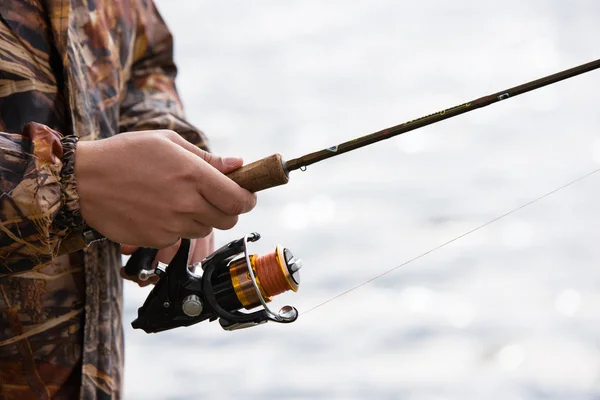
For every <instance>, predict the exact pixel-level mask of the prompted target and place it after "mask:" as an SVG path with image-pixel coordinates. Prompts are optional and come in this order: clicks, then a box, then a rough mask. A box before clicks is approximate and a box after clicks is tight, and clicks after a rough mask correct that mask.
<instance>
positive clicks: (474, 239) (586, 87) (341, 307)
mask: <svg viewBox="0 0 600 400" xmlns="http://www.w3.org/2000/svg"><path fill="white" fill-rule="evenodd" d="M157 4H158V6H159V9H160V10H161V12H162V14H163V16H164V18H165V19H166V21H167V22H168V23H169V24H170V26H171V28H172V31H173V33H174V36H175V44H176V61H177V63H178V65H179V68H180V74H179V77H178V85H179V88H180V92H181V95H182V98H183V100H184V103H185V106H186V110H187V114H188V118H189V119H190V120H191V121H192V122H193V123H194V124H196V125H197V126H199V127H201V128H202V129H203V130H205V131H206V132H207V134H208V135H209V136H210V137H211V140H212V148H213V150H214V151H215V152H218V153H220V154H223V155H230V154H231V155H242V156H243V157H244V158H245V159H246V160H247V161H253V160H256V159H258V158H262V157H264V156H267V155H270V154H272V153H281V154H282V155H283V156H284V157H285V158H292V157H296V156H299V155H302V154H304V153H306V152H310V151H314V150H317V149H320V148H323V147H328V146H330V145H333V144H336V143H339V142H341V141H344V140H347V139H350V138H353V137H356V136H359V135H363V134H366V133H369V132H373V131H377V130H380V129H383V128H386V127H389V126H392V125H396V124H399V123H401V122H403V121H406V120H410V119H414V118H416V117H419V116H421V115H425V114H429V113H431V112H434V111H436V110H439V109H443V108H447V107H450V106H452V105H455V104H459V103H463V102H465V101H468V100H472V99H474V98H477V97H480V96H483V95H487V94H490V93H494V92H497V91H500V90H502V89H505V88H509V87H512V86H515V85H518V84H520V83H523V82H526V81H529V80H533V79H536V78H538V77H541V76H544V75H548V74H551V73H554V72H558V71H560V70H563V69H566V68H570V67H573V66H575V65H578V64H582V63H584V62H588V61H592V60H594V59H596V58H599V57H598V56H599V55H600V50H599V49H600V47H599V46H600V45H599V43H600V25H599V24H598V20H599V17H600V3H598V2H597V1H594V0H574V1H568V2H567V1H559V0H550V1H542V0H528V1H521V0H503V1H492V0H478V1H475V0H473V1H467V0H457V1H444V0H425V1H419V2H415V1H391V0H390V1H384V0H373V1H369V2H367V1H363V2H358V1H341V0H339V1H333V0H332V1H327V2H325V1H313V0H305V1H301V2H300V1H294V2H291V1H289V2H282V1H273V0H268V1H262V2H249V1H242V0H237V1H228V2H208V1H199V0H177V1H173V0H159V1H158V2H157ZM599 107H600V71H597V72H592V73H589V74H586V75H582V76H579V77H576V78H573V79H570V80H567V81H564V82H561V83H558V84H556V85H553V86H551V87H547V88H544V89H541V90H538V91H536V92H534V93H529V94H525V95H522V96H519V97H517V98H514V99H510V100H508V101H505V102H502V103H498V104H495V105H493V106H490V107H488V108H485V109H481V110H478V111H474V112H472V113H469V114H465V115H462V116H459V117H456V118H454V119H452V120H448V121H445V122H442V123H439V124H436V125H435V126H430V127H427V128H423V129H420V130H418V131H416V132H411V133H408V134H406V135H402V136H400V137H398V138H394V139H390V140H387V141H385V142H382V143H379V144H377V145H373V146H370V147H369V148H365V149H363V150H360V151H356V152H353V153H349V154H346V155H343V156H340V157H339V158H336V159H331V160H328V161H325V162H323V163H321V164H317V165H314V166H310V167H309V168H308V170H307V171H306V172H295V173H292V175H291V181H290V183H289V184H288V185H287V186H284V187H280V188H277V189H273V190H270V191H267V192H264V193H260V195H259V203H258V205H257V207H256V209H255V210H254V211H253V212H252V213H250V214H248V215H245V216H243V217H242V218H241V220H240V223H239V225H238V226H237V227H235V228H234V229H233V230H231V231H227V232H218V234H217V241H218V244H222V243H225V242H227V241H229V240H233V239H237V238H238V237H240V236H242V235H243V234H245V233H247V232H250V231H258V232H260V233H261V234H262V237H263V238H262V239H261V241H259V242H258V243H256V244H255V245H254V247H253V249H254V250H255V252H257V253H265V252H267V251H271V250H272V249H274V247H275V245H276V244H278V243H280V244H282V245H284V246H286V247H289V248H290V249H291V250H292V251H294V252H295V253H296V254H297V255H299V256H301V257H302V258H303V259H304V265H305V267H304V269H303V270H302V285H301V288H300V290H299V292H298V293H296V294H286V295H284V296H281V297H280V298H278V299H276V301H275V303H276V304H277V305H283V304H288V303H289V304H294V305H296V306H297V307H298V309H299V310H300V311H301V312H302V311H307V310H309V309H311V308H313V307H314V306H316V305H318V304H320V303H322V302H324V301H326V300H328V299H330V298H332V297H334V296H336V295H338V294H340V293H342V292H344V291H346V290H348V289H350V288H353V287H355V286H357V285H360V284H362V283H363V282H365V281H367V280H369V279H371V278H373V277H375V276H378V275H380V274H382V273H384V272H386V271H389V270H390V269H392V268H394V267H396V266H398V265H400V264H402V263H404V262H406V261H408V260H410V259H412V258H414V257H416V256H418V255H420V254H422V253H424V252H426V251H428V250H430V249H432V248H435V247H436V246H439V245H440V244H442V243H444V242H446V241H448V240H451V239H452V238H454V237H457V236H459V235H461V234H463V233H465V232H468V231H470V230H471V229H473V228H476V227H477V226H479V225H482V224H484V223H485V222H487V221H490V220H492V219H494V218H495V217H498V216H500V215H502V214H504V213H506V212H508V211H510V210H512V209H514V208H516V207H518V206H520V205H522V204H524V203H527V202H529V201H531V200H533V199H535V198H537V197H539V196H541V195H542V194H544V193H547V192H549V191H551V190H553V189H556V188H558V187H560V186H562V185H564V184H566V183H568V182H570V181H572V180H574V179H576V178H578V177H580V176H582V175H584V174H586V173H589V172H591V171H593V170H594V169H596V168H599V167H600V136H599V134H598V132H599V130H600V112H599V111H598V110H599V109H600V108H599ZM599 204H600V173H598V174H597V175H593V176H591V177H589V178H587V179H585V180H582V181H581V182H578V183H576V184H573V185H571V186H569V187H567V188H565V189H563V190H561V191H559V192H557V193H554V194H552V195H550V196H548V197H546V198H543V199H542V200H540V201H538V202H536V203H534V204H532V205H530V206H528V207H526V208H523V209H521V210H519V211H517V212H515V213H513V214H511V215H509V216H507V217H506V218H503V219H501V220H499V221H497V222H494V223H493V224H491V225H489V226H486V227H484V228H482V229H480V230H478V231H476V232H473V233H472V234H470V235H468V236H465V237H463V238H461V239H459V240H457V241H455V242H453V243H451V244H449V245H447V246H445V247H443V248H441V249H439V250H436V251H434V252H433V253H431V254H428V255H426V256H425V257H422V258H419V259H418V260H416V261H414V262H412V263H410V264H407V265H405V266H402V267H401V268H399V269H397V270H394V271H393V272H390V273H389V274H386V275H384V276H382V277H380V278H379V279H376V280H374V281H371V282H370V283H368V284H366V285H363V286H361V287H359V288H358V289H356V290H354V291H352V292H350V293H348V294H346V295H344V296H342V297H339V298H337V299H335V300H334V301H332V302H329V303H327V304H325V305H323V306H321V307H318V308H316V309H314V310H312V311H310V312H308V313H306V314H304V315H301V317H300V318H299V320H298V321H297V322H296V323H294V324H291V325H281V326H280V325H276V324H267V325H263V326H260V327H257V328H253V329H249V330H246V331H237V332H224V331H222V330H221V329H220V327H219V325H218V324H216V323H202V324H198V325H196V326H193V327H189V328H180V329H176V330H173V331H169V332H165V333H161V334H156V335H147V334H145V333H144V332H142V331H137V330H133V329H132V328H131V327H130V322H131V320H133V319H134V317H135V313H136V310H137V308H138V307H139V306H140V305H141V304H142V302H143V300H144V298H145V296H146V294H147V292H148V290H147V289H139V288H137V287H136V286H134V285H133V284H129V285H127V288H126V291H125V316H124V318H125V324H126V332H125V335H126V382H125V384H126V398H128V399H173V400H174V399H408V400H451V399H460V400H467V399H491V400H493V399H502V400H526V399H570V400H571V399H572V400H579V399H586V400H587V399H598V398H600V379H599V378H600V290H599V288H600V266H599V265H598V264H599V262H598V260H599V259H600V245H599V243H600V205H599Z"/></svg>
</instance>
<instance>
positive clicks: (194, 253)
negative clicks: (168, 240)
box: [121, 233, 215, 287]
mask: <svg viewBox="0 0 600 400" xmlns="http://www.w3.org/2000/svg"><path fill="white" fill-rule="evenodd" d="M180 243H181V241H180V240H178V241H177V243H175V244H174V245H171V246H169V247H167V248H164V249H161V250H159V251H158V253H157V254H156V257H155V258H154V262H153V263H152V268H156V265H157V264H158V262H159V261H160V262H162V263H165V264H168V263H170V262H171V260H172V259H173V257H175V254H177V250H179V245H180ZM214 246H215V245H214V235H213V234H212V233H211V234H209V235H208V236H206V237H204V238H202V239H192V240H191V241H190V259H189V261H188V262H189V263H190V264H193V263H195V262H200V261H202V260H204V259H205V258H206V257H207V256H209V255H210V254H211V253H212V252H213V251H214ZM137 249H139V247H138V246H130V245H121V254H125V255H131V254H133V253H134V252H135V251H137ZM121 277H122V278H123V279H127V280H130V281H133V282H136V283H137V284H138V285H139V286H140V287H145V286H148V285H151V284H152V285H153V284H155V283H156V282H158V276H153V277H151V278H150V279H148V280H146V281H141V280H139V279H138V277H137V276H129V275H127V274H126V273H125V268H121Z"/></svg>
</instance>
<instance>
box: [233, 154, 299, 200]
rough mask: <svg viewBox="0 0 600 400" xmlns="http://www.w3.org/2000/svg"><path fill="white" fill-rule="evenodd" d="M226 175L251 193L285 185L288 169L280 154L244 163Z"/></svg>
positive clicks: (287, 178) (287, 179)
mask: <svg viewBox="0 0 600 400" xmlns="http://www.w3.org/2000/svg"><path fill="white" fill-rule="evenodd" d="M227 177H229V178H230V179H231V180H232V181H234V182H235V183H237V184H238V185H240V186H241V187H243V188H244V189H246V190H248V191H250V192H252V193H255V192H259V191H261V190H265V189H269V188H272V187H275V186H280V185H285V184H286V183H288V181H289V177H288V171H287V168H286V166H285V162H284V161H283V159H282V158H281V155H280V154H273V155H271V156H268V157H265V158H263V159H261V160H258V161H254V162H253V163H250V164H247V165H244V166H243V167H240V168H238V169H236V170H235V171H233V172H230V173H229V174H227Z"/></svg>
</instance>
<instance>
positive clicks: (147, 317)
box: [125, 233, 302, 333]
mask: <svg viewBox="0 0 600 400" xmlns="http://www.w3.org/2000/svg"><path fill="white" fill-rule="evenodd" d="M259 239H260V235H259V234H258V233H252V234H250V235H246V236H244V237H243V238H241V239H238V240H234V241H232V242H230V243H228V244H226V245H225V246H223V247H221V248H220V249H218V250H216V251H215V252H214V253H212V254H211V255H209V256H208V257H206V258H205V259H204V260H203V261H202V262H201V263H197V264H194V265H191V266H190V265H189V264H188V259H189V250H190V241H189V239H182V240H181V245H180V247H179V250H178V252H177V254H176V255H175V257H174V258H173V260H172V261H171V262H170V263H169V264H168V265H165V264H162V263H159V265H158V266H157V267H156V269H155V270H154V271H153V273H152V271H150V272H149V271H148V269H147V268H144V265H142V264H147V265H149V266H150V268H151V263H152V260H153V259H154V256H155V254H156V250H154V251H152V249H140V250H138V252H140V251H145V253H138V254H135V257H133V256H132V258H130V260H129V261H128V263H127V265H126V266H125V272H126V273H127V274H128V275H133V274H134V273H137V274H138V276H140V277H141V278H142V279H144V278H146V279H147V277H148V276H149V275H153V274H156V275H158V276H159V280H158V282H157V283H156V285H155V286H154V288H153V289H152V291H151V292H150V294H149V295H148V297H147V298H146V301H145V302H144V304H143V305H142V306H141V307H140V308H139V309H138V317H137V318H136V319H135V320H134V321H133V322H132V324H131V325H132V326H133V328H134V329H142V330H144V331H145V332H146V333H156V332H162V331H165V330H169V329H173V328H177V327H181V326H190V325H194V324H197V323H198V322H201V321H205V320H209V321H215V320H217V319H218V320H219V323H220V325H221V327H222V328H223V329H225V330H235V329H240V328H247V327H251V326H256V325H259V324H262V323H265V322H267V321H269V320H271V321H275V322H281V323H289V322H293V321H295V320H296V319H297V318H298V311H297V310H296V309H295V308H294V307H291V306H284V307H282V308H281V309H280V310H279V312H277V313H275V312H273V311H271V310H270V309H269V307H268V305H267V303H268V302H269V301H271V298H272V297H273V296H276V295H278V294H281V293H283V292H285V291H288V290H293V291H297V290H298V285H299V283H300V278H299V269H300V268H301V267H302V261H301V260H299V259H296V258H294V256H293V255H292V253H291V252H290V251H289V250H288V249H285V248H282V247H281V246H277V249H276V250H275V251H274V252H273V253H270V254H268V255H265V256H261V257H259V256H257V255H254V254H252V255H251V254H249V253H248V248H247V244H248V242H255V241H257V240H259ZM148 260H150V261H149V262H150V263H149V264H148ZM258 306H262V309H260V310H258V311H254V312H250V313H244V312H240V310H241V309H246V310H251V309H253V308H256V307H258Z"/></svg>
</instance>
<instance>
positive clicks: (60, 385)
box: [0, 0, 206, 400]
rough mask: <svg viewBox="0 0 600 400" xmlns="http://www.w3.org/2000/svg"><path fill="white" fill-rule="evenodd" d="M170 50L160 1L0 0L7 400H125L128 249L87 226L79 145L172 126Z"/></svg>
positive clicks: (2, 340) (0, 363) (1, 295)
mask: <svg viewBox="0 0 600 400" xmlns="http://www.w3.org/2000/svg"><path fill="white" fill-rule="evenodd" d="M172 53H173V41H172V37H171V35H170V33H169V30H168V28H167V27H166V26H165V23H164V21H163V20H162V19H161V17H160V15H159V14H158V12H157V10H156V8H155V5H154V4H153V2H152V1H151V0H119V1H101V0H0V189H1V191H0V399H6V400H12V399H19V400H22V399H25V400H27V399H49V398H56V399H61V398H64V399H67V398H77V397H80V398H82V399H117V398H121V396H122V376H121V375H122V367H123V327H122V324H121V310H122V281H121V278H120V277H119V268H120V267H121V261H120V254H119V251H118V245H117V244H115V243H112V242H109V241H102V242H97V243H94V244H92V245H90V246H88V247H87V248H84V249H80V250H78V251H76V252H73V253H71V254H68V255H64V256H58V248H59V246H60V244H61V241H62V240H64V238H65V237H66V236H67V235H69V234H72V233H73V232H78V231H79V230H83V229H85V228H86V227H85V222H84V221H83V220H82V218H81V216H80V215H79V204H78V201H79V199H78V195H77V187H76V181H75V177H74V173H73V171H74V162H75V154H76V151H77V150H76V141H75V140H74V138H75V137H77V138H78V139H79V140H97V139H102V138H107V137H110V136H113V135H116V134H119V133H122V132H127V131H134V130H146V129H172V130H175V131H177V132H178V133H179V134H181V135H182V136H183V137H184V138H185V139H187V140H188V141H190V142H191V143H194V144H196V145H198V146H200V147H202V148H205V149H206V139H205V137H204V135H203V134H202V132H200V131H199V130H198V129H196V128H194V127H193V126H191V125H190V124H188V123H187V122H186V121H185V119H184V115H183V109H182V105H181V101H180V99H179V97H178V95H177V91H176V87H175V83H174V79H175V75H176V67H175V65H174V63H173V58H172Z"/></svg>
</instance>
